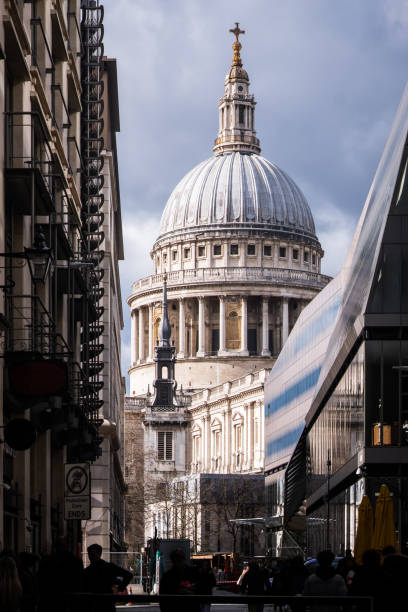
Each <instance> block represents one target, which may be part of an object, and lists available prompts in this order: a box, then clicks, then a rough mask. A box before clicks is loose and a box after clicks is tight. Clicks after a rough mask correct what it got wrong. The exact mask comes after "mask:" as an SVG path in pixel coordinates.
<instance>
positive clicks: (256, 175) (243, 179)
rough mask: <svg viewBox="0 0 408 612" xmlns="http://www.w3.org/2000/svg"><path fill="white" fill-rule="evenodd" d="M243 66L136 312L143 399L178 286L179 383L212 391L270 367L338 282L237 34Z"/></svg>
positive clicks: (238, 64) (133, 383)
mask: <svg viewBox="0 0 408 612" xmlns="http://www.w3.org/2000/svg"><path fill="white" fill-rule="evenodd" d="M230 31H231V32H232V33H233V34H234V36H235V41H234V44H233V50H234V56H233V60H232V66H231V69H230V70H229V72H228V74H227V76H226V80H225V93H224V96H223V97H222V98H221V101H220V104H219V113H220V127H219V134H218V138H217V140H216V141H215V146H214V155H213V157H211V158H210V159H208V160H206V161H204V162H202V163H200V164H199V165H198V166H196V167H195V168H193V170H191V171H190V172H189V173H188V174H187V175H186V176H185V177H184V178H183V179H182V180H181V181H180V182H179V183H178V185H177V186H176V187H175V189H174V190H173V192H172V194H171V195H170V197H169V200H168V202H167V204H166V207H165V209H164V212H163V215H162V220H161V224H160V228H159V232H158V237H157V239H156V240H155V242H154V245H153V248H152V252H151V256H152V260H153V267H154V273H153V274H152V275H151V276H148V277H146V278H143V279H140V280H137V281H135V282H134V283H133V285H132V293H131V295H130V297H129V298H128V304H129V307H130V309H131V318H132V319H131V320H132V326H131V330H132V331H131V364H130V369H129V374H130V387H131V394H132V395H140V394H143V393H145V392H146V389H147V386H148V384H149V383H151V381H152V379H153V378H154V346H155V343H156V339H157V338H158V334H159V326H160V324H161V321H162V318H163V317H162V303H161V288H162V284H163V278H164V274H166V275H167V295H168V317H169V321H170V326H171V334H172V338H173V339H174V342H175V350H176V353H177V359H178V362H179V366H178V375H177V378H178V381H179V383H180V384H182V385H183V388H184V389H185V390H194V389H201V388H205V387H208V386H211V385H216V384H221V383H223V382H224V381H226V380H232V379H235V378H237V377H239V376H244V375H245V374H247V373H248V372H251V371H254V370H259V369H261V368H265V367H271V366H272V365H273V363H274V360H275V358H276V356H277V355H278V353H279V351H280V349H281V347H282V345H283V343H284V342H285V340H286V338H287V336H288V334H289V331H290V329H291V327H292V326H293V325H294V323H295V321H296V319H297V317H298V315H299V313H300V312H301V310H302V308H303V307H304V305H306V304H307V303H308V302H309V301H310V300H311V299H312V298H313V297H314V296H315V295H316V294H317V293H318V292H319V291H320V290H321V289H322V288H323V287H324V286H325V285H326V284H327V282H328V281H329V280H330V279H329V278H328V277H327V276H324V275H322V274H321V273H320V261H321V258H322V256H323V250H322V248H321V245H320V243H319V240H318V238H317V236H316V233H315V226H314V221H313V216H312V213H311V211H310V208H309V205H308V203H307V201H306V198H305V196H304V195H303V193H302V192H301V190H300V189H299V187H298V186H297V185H296V183H295V182H294V181H293V180H292V179H291V178H290V177H289V176H288V175H287V174H286V173H285V172H284V171H283V170H281V169H280V168H278V167H277V166H276V165H275V164H273V163H271V162H270V161H268V160H267V159H265V158H264V157H262V156H261V155H260V154H259V153H260V147H259V140H258V139H257V137H256V133H255V130H254V114H255V112H254V111H255V101H254V98H253V96H252V95H251V94H250V93H249V91H248V86H249V79H248V75H247V72H246V71H245V70H244V68H243V67H242V60H241V55H240V51H241V43H240V41H239V35H240V34H243V33H244V32H243V31H242V30H241V29H240V28H239V24H238V23H236V24H235V28H233V29H231V30H230Z"/></svg>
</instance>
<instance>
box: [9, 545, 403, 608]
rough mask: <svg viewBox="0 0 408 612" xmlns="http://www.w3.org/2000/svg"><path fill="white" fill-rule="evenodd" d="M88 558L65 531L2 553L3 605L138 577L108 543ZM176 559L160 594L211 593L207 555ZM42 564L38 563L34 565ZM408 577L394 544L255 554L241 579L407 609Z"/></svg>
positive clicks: (55, 602) (117, 588)
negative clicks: (40, 546)
mask: <svg viewBox="0 0 408 612" xmlns="http://www.w3.org/2000/svg"><path fill="white" fill-rule="evenodd" d="M88 557H89V565H88V566H87V567H86V568H84V567H83V564H82V560H81V559H80V558H78V557H76V556H75V555H73V554H72V553H70V552H69V551H68V548H67V544H66V541H65V539H64V538H60V539H59V540H58V542H57V547H56V552H55V554H53V555H44V556H43V557H42V558H41V559H40V560H38V559H37V558H36V556H35V555H32V554H30V553H27V552H23V553H20V554H19V555H17V556H15V555H14V554H12V553H11V552H9V551H6V550H5V551H3V552H2V553H0V610H1V612H53V611H55V610H56V609H63V607H62V605H60V606H59V604H61V603H62V602H61V597H63V596H64V595H63V594H67V593H78V592H79V593H97V594H104V593H106V594H112V593H116V592H122V591H124V589H125V588H126V587H127V585H128V584H129V582H130V581H131V579H132V573H131V572H129V571H127V570H125V569H123V568H121V567H119V566H118V565H115V564H113V563H108V562H106V561H104V560H103V559H102V548H101V546H99V545H98V544H93V545H91V546H89V548H88ZM170 557H171V561H172V567H171V569H169V570H167V571H166V572H164V574H163V576H162V577H161V580H160V594H161V595H184V594H196V595H202V596H210V595H212V594H213V590H214V588H215V586H216V574H215V571H214V568H212V567H211V564H210V562H209V561H208V560H206V559H205V560H203V561H202V562H201V565H200V567H193V566H191V565H189V564H188V563H187V562H186V558H185V554H184V552H183V551H182V550H174V551H173V552H172V553H171V555H170ZM38 561H39V562H38ZM36 567H37V569H36V570H35V569H34V568H36ZM407 578H408V557H407V556H405V555H402V554H398V553H397V552H396V551H395V549H394V548H393V547H391V546H389V547H387V548H386V549H384V550H383V551H382V552H381V553H380V552H379V551H377V550H374V549H370V550H366V551H365V552H364V554H363V555H362V564H361V565H358V564H357V563H356V561H355V559H354V557H353V556H352V554H351V551H346V554H345V556H344V557H341V558H338V557H336V558H335V556H334V554H333V553H332V552H331V551H329V550H325V551H322V552H320V553H319V554H318V555H317V557H316V559H311V560H309V561H308V562H306V563H305V562H304V559H303V558H302V557H294V558H292V559H287V560H283V559H275V560H272V561H264V562H263V563H259V562H258V561H257V560H255V559H253V560H251V561H249V563H248V564H246V565H245V567H244V569H243V571H242V573H241V575H240V576H239V578H238V581H237V585H238V586H239V589H240V591H241V593H243V594H247V595H285V596H302V595H313V596H319V595H323V596H343V597H344V596H347V595H352V596H370V597H372V598H373V600H374V611H375V612H380V611H381V612H382V611H383V610H388V609H389V610H392V611H393V612H399V611H402V610H404V611H405V609H406V602H405V592H404V588H405V580H406V579H407ZM174 606H175V603H174V601H171V600H169V599H168V600H165V599H163V600H162V601H161V602H160V610H161V611H162V612H173V610H175V609H176V610H177V612H209V610H210V607H211V600H210V599H206V598H204V599H201V600H200V601H199V602H196V603H192V602H191V601H188V600H187V599H186V601H185V603H184V602H180V601H179V600H178V601H177V604H176V607H174ZM97 609H98V612H114V610H115V604H114V602H113V600H112V599H107V600H106V601H101V602H100V603H98V608H97ZM263 609H264V604H263V603H262V604H258V603H256V604H249V605H248V610H249V612H262V610H263ZM326 610H327V612H330V611H332V612H333V611H334V610H337V608H336V607H334V608H333V606H332V607H330V606H328V605H327V606H326V605H322V604H319V605H314V606H312V612H326Z"/></svg>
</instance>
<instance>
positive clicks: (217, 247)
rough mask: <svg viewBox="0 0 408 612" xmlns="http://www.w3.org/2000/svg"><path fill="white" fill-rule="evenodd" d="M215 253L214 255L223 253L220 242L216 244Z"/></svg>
mask: <svg viewBox="0 0 408 612" xmlns="http://www.w3.org/2000/svg"><path fill="white" fill-rule="evenodd" d="M213 253H214V255H221V245H220V244H214V250H213Z"/></svg>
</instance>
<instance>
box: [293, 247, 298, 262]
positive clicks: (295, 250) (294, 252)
mask: <svg viewBox="0 0 408 612" xmlns="http://www.w3.org/2000/svg"><path fill="white" fill-rule="evenodd" d="M292 257H293V259H294V260H296V261H297V260H298V259H299V249H293V251H292Z"/></svg>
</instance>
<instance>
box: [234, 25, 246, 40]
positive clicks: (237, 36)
mask: <svg viewBox="0 0 408 612" xmlns="http://www.w3.org/2000/svg"><path fill="white" fill-rule="evenodd" d="M230 32H231V33H232V34H234V35H235V38H236V40H237V42H239V35H240V34H245V30H240V29H239V23H238V21H236V22H235V28H234V29H232V28H231V29H230Z"/></svg>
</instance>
